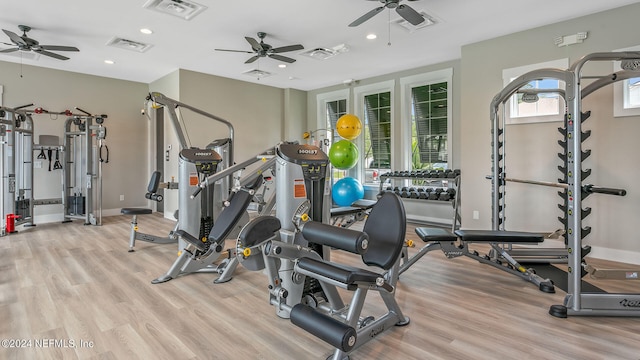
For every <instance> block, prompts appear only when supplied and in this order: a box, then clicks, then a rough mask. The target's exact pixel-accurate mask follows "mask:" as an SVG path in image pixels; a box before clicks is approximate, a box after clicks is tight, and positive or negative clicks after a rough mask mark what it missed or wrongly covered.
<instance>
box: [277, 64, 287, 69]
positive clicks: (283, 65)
mask: <svg viewBox="0 0 640 360" xmlns="http://www.w3.org/2000/svg"><path fill="white" fill-rule="evenodd" d="M278 67H279V68H280V69H284V68H286V67H287V64H280V65H278Z"/></svg>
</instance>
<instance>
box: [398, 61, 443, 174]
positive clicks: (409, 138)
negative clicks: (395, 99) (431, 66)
mask: <svg viewBox="0 0 640 360" xmlns="http://www.w3.org/2000/svg"><path fill="white" fill-rule="evenodd" d="M452 79H453V69H451V68H449V69H443V70H438V71H433V72H429V73H425V74H418V75H414V76H409V77H405V78H401V79H400V84H401V86H402V88H401V89H402V92H401V96H402V101H403V106H402V119H403V121H402V124H403V134H404V135H403V140H404V141H403V143H402V149H403V156H404V161H403V162H404V167H403V168H404V169H406V170H427V169H448V168H449V159H450V158H451V148H450V146H449V145H450V139H451V122H452V116H451V108H452V105H451V89H452V85H451V82H452Z"/></svg>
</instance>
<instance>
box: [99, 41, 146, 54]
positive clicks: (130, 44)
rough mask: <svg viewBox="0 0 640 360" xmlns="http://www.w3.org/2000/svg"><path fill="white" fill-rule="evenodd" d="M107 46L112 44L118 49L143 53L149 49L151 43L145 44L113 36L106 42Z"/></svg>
mask: <svg viewBox="0 0 640 360" xmlns="http://www.w3.org/2000/svg"><path fill="white" fill-rule="evenodd" d="M107 46H113V47H117V48H120V49H125V50H130V51H135V52H139V53H143V52H145V51H147V50H149V49H150V48H151V47H152V46H153V45H149V44H145V43H141V42H137V41H133V40H127V39H123V38H119V37H113V38H111V40H109V42H107Z"/></svg>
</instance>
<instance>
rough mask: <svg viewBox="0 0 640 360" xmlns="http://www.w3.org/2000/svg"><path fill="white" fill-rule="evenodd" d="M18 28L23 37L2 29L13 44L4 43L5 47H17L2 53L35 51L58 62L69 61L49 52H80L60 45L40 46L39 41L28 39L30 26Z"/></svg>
mask: <svg viewBox="0 0 640 360" xmlns="http://www.w3.org/2000/svg"><path fill="white" fill-rule="evenodd" d="M18 28H19V29H20V30H21V31H22V36H20V35H18V34H16V33H14V32H12V31H9V30H5V29H2V31H4V33H5V34H7V36H8V37H9V39H11V42H12V43H13V44H9V43H4V42H3V43H2V44H5V45H10V46H17V47H15V48H9V49H3V50H0V53H9V52H14V51H18V50H22V51H33V52H36V53H38V54H42V55H45V56H49V57H52V58H55V59H58V60H69V58H68V57H66V56H62V55H59V54H56V53H52V52H51V51H49V50H52V51H80V50H78V48H76V47H73V46H60V45H40V43H39V42H38V41H37V40H34V39H31V38H29V37H27V32H29V31H30V30H31V27H30V26H27V25H18Z"/></svg>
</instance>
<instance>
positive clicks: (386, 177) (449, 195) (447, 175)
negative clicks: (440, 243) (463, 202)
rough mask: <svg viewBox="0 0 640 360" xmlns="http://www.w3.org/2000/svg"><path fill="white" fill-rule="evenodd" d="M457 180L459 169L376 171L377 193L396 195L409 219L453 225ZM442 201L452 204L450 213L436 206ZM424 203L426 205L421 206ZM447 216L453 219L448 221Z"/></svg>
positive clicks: (456, 216) (457, 200)
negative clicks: (378, 178)
mask: <svg viewBox="0 0 640 360" xmlns="http://www.w3.org/2000/svg"><path fill="white" fill-rule="evenodd" d="M409 181H410V182H411V183H409ZM459 181H460V170H444V171H443V170H431V171H429V170H418V171H393V172H387V173H384V174H382V175H380V193H382V192H384V191H391V192H394V193H396V194H397V195H398V196H400V197H401V198H402V200H403V202H405V207H406V211H407V218H408V219H410V220H413V221H417V222H420V223H426V224H431V225H435V226H449V225H452V226H453V227H456V226H457V225H456V224H459V223H460V221H459V218H460V215H459V213H458V209H459V207H458V205H459V203H460V201H459V199H460V196H459V189H460V187H459ZM398 182H401V184H398ZM445 204H451V205H452V207H453V215H451V211H450V210H448V209H446V208H441V207H440V206H441V205H445ZM425 207H430V208H429V209H428V210H425ZM425 215H429V217H427V216H425ZM438 215H441V216H438ZM449 219H453V223H452V224H451V220H449Z"/></svg>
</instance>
